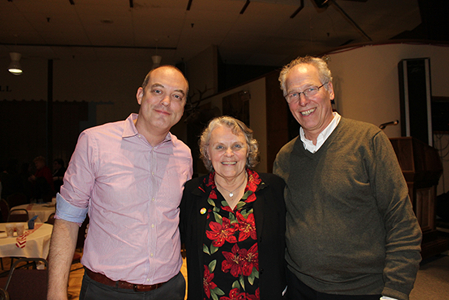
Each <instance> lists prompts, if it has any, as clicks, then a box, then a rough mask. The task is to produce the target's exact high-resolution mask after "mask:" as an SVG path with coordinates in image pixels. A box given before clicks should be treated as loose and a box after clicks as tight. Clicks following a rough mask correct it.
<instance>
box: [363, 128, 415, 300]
mask: <svg viewBox="0 0 449 300" xmlns="http://www.w3.org/2000/svg"><path fill="white" fill-rule="evenodd" d="M372 149H373V163H372V168H371V172H372V174H371V176H370V178H371V179H372V183H373V185H372V186H373V189H374V191H373V192H374V193H375V195H376V200H377V206H378V209H379V213H380V215H381V217H382V219H383V221H384V225H385V230H386V240H385V243H386V259H385V267H384V271H383V278H384V282H385V286H384V289H383V291H382V295H384V296H389V297H392V298H396V299H401V300H408V296H409V294H410V292H411V290H412V288H413V284H414V281H415V278H416V273H417V272H418V269H419V262H420V261H421V255H420V249H421V248H420V245H421V236H422V233H421V228H420V226H419V224H418V221H417V219H416V217H415V214H414V212H413V208H412V204H411V201H410V198H409V195H408V187H407V183H406V182H405V179H404V177H403V174H402V171H401V168H400V166H399V163H398V160H397V157H396V154H395V152H394V150H393V147H392V145H391V142H390V140H389V139H388V137H387V136H386V135H385V134H384V133H383V132H379V133H378V134H376V135H375V136H374V137H373V139H372Z"/></svg>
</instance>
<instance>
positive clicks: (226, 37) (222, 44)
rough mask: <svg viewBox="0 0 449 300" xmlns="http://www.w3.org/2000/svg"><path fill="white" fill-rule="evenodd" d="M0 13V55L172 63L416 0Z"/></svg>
mask: <svg viewBox="0 0 449 300" xmlns="http://www.w3.org/2000/svg"><path fill="white" fill-rule="evenodd" d="M319 1H321V2H322V1H323V0H317V2H319ZM419 1H422V0H419ZM335 3H336V5H335ZM302 6H303V7H302ZM301 7H302V9H300V8H301ZM339 8H340V9H339ZM298 10H299V12H298ZM295 12H296V15H294V14H295ZM293 15H294V16H293ZM0 16H1V18H0V58H7V57H9V52H20V53H21V54H22V60H31V59H45V60H47V59H55V60H59V59H60V60H69V59H72V60H73V59H75V60H111V61H114V60H120V61H128V60H138V61H142V60H149V61H151V56H152V55H155V54H158V55H161V56H162V64H176V63H179V62H181V61H188V60H190V59H191V58H193V57H195V56H197V55H198V54H200V53H201V52H202V51H204V50H205V49H207V48H208V47H210V46H211V45H216V46H217V47H218V50H219V53H220V56H221V58H222V60H223V62H225V63H228V64H240V65H262V66H282V65H283V64H285V63H287V62H288V61H290V60H291V59H292V58H295V57H297V56H298V55H305V54H311V55H317V54H319V53H323V52H326V51H329V50H330V49H334V48H336V47H339V46H342V45H346V44H351V43H361V42H368V41H369V40H372V41H373V42H383V41H386V40H389V39H391V38H393V37H395V36H398V35H400V34H402V33H404V32H408V31H412V30H413V29H415V28H416V27H417V26H418V25H420V24H421V16H420V10H419V6H418V0H333V2H332V0H331V3H330V4H329V7H327V8H321V9H320V8H318V7H317V4H316V3H315V2H314V1H313V0H251V1H248V0H38V1H37V0H0Z"/></svg>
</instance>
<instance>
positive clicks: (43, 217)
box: [11, 202, 56, 223]
mask: <svg viewBox="0 0 449 300" xmlns="http://www.w3.org/2000/svg"><path fill="white" fill-rule="evenodd" d="M17 208H25V209H26V210H28V217H29V218H30V219H31V218H32V217H34V216H36V215H37V219H36V222H42V223H43V222H46V221H47V220H48V217H49V216H50V215H51V214H52V213H54V212H55V211H56V206H55V204H54V203H53V204H52V203H51V202H48V203H44V204H38V203H31V204H22V205H18V206H14V207H13V208H11V210H13V209H17Z"/></svg>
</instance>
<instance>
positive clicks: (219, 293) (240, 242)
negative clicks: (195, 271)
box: [203, 169, 263, 300]
mask: <svg viewBox="0 0 449 300" xmlns="http://www.w3.org/2000/svg"><path fill="white" fill-rule="evenodd" d="M247 173H248V183H247V185H246V188H245V193H244V195H243V197H242V199H240V201H239V202H238V203H237V205H236V206H235V208H234V210H232V209H231V208H230V207H229V205H228V203H227V202H226V200H225V199H224V198H223V196H222V195H221V194H220V192H219V191H218V190H217V188H216V186H215V181H214V175H215V173H211V174H210V176H209V177H208V178H206V182H205V183H206V185H207V186H211V188H212V190H211V192H210V194H209V198H208V199H207V202H208V204H209V205H210V206H209V207H208V209H207V221H206V233H205V236H204V243H203V261H204V275H203V287H204V297H205V299H214V300H234V299H239V300H240V299H241V300H243V299H250V300H256V299H260V297H259V257H258V249H257V234H256V224H255V220H254V213H253V204H254V201H256V194H255V193H254V192H255V191H256V190H257V189H258V188H259V185H261V182H262V180H261V179H260V178H259V175H258V174H257V173H256V172H254V171H251V170H249V169H248V170H247ZM262 184H263V183H262Z"/></svg>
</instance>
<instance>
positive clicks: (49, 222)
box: [45, 213, 55, 225]
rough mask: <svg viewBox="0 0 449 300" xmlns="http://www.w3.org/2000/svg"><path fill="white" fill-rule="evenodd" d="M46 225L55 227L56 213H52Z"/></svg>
mask: <svg viewBox="0 0 449 300" xmlns="http://www.w3.org/2000/svg"><path fill="white" fill-rule="evenodd" d="M45 223H47V224H51V225H55V213H51V215H49V216H48V220H47V221H45Z"/></svg>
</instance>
